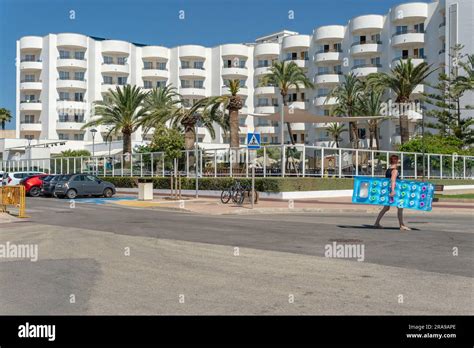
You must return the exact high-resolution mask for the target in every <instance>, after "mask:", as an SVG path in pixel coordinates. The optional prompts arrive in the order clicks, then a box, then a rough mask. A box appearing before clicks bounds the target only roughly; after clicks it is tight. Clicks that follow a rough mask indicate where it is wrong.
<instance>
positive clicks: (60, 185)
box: [54, 174, 116, 199]
mask: <svg viewBox="0 0 474 348" xmlns="http://www.w3.org/2000/svg"><path fill="white" fill-rule="evenodd" d="M115 193H116V190H115V185H114V184H112V183H111V182H108V181H104V180H101V179H99V178H97V177H95V176H93V175H89V174H70V175H63V176H62V177H61V178H60V179H59V180H58V182H57V183H56V187H55V188H54V195H55V196H56V197H59V198H63V197H67V198H69V199H74V198H76V197H78V196H104V197H106V198H110V197H112V196H113V195H114V194H115Z"/></svg>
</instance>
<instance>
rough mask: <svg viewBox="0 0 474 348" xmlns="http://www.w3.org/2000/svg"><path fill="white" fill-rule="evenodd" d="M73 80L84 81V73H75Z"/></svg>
mask: <svg viewBox="0 0 474 348" xmlns="http://www.w3.org/2000/svg"><path fill="white" fill-rule="evenodd" d="M74 80H77V81H84V72H83V71H75V72H74Z"/></svg>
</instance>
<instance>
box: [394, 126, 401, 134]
mask: <svg viewBox="0 0 474 348" xmlns="http://www.w3.org/2000/svg"><path fill="white" fill-rule="evenodd" d="M395 135H400V126H399V125H396V126H395Z"/></svg>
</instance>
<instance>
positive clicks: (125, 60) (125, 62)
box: [117, 57, 127, 65]
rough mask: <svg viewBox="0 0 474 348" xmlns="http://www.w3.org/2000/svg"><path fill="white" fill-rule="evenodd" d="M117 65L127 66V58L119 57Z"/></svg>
mask: <svg viewBox="0 0 474 348" xmlns="http://www.w3.org/2000/svg"><path fill="white" fill-rule="evenodd" d="M117 64H118V65H125V64H127V57H117Z"/></svg>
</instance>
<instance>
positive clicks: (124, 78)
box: [117, 76, 127, 86]
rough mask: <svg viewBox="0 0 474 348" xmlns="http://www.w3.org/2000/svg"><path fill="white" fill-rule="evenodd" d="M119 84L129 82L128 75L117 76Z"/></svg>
mask: <svg viewBox="0 0 474 348" xmlns="http://www.w3.org/2000/svg"><path fill="white" fill-rule="evenodd" d="M117 84H118V85H120V86H123V85H126V84H127V76H119V77H117Z"/></svg>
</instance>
